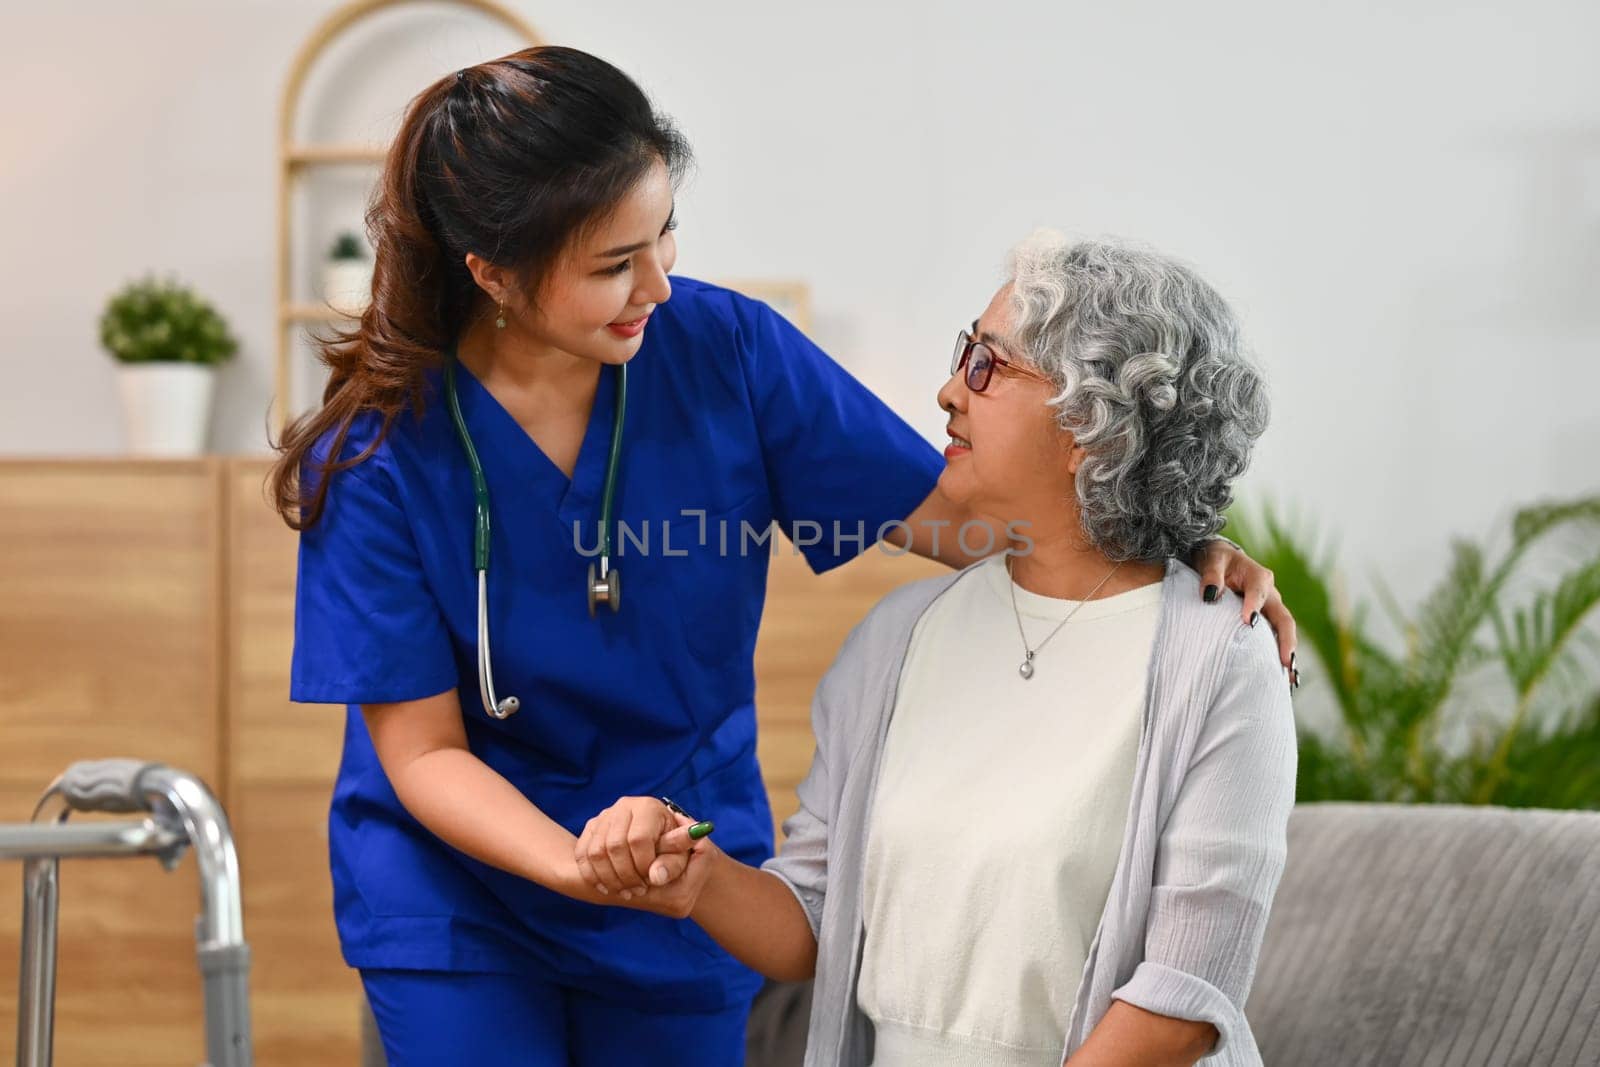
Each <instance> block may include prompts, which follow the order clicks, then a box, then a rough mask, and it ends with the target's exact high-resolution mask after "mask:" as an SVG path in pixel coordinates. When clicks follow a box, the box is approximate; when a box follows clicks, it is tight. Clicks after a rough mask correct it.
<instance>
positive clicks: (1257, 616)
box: [1250, 611, 1261, 626]
mask: <svg viewBox="0 0 1600 1067" xmlns="http://www.w3.org/2000/svg"><path fill="white" fill-rule="evenodd" d="M1260 618H1261V612H1259V611H1252V612H1251V613H1250V625H1251V626H1254V625H1255V624H1256V620H1258V619H1260Z"/></svg>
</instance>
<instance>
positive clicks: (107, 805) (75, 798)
mask: <svg viewBox="0 0 1600 1067" xmlns="http://www.w3.org/2000/svg"><path fill="white" fill-rule="evenodd" d="M159 766H161V764H159V763H150V762H147V761H145V760H136V759H101V760H83V761H81V762H78V763H74V764H73V765H72V766H70V767H68V768H67V769H66V771H65V773H63V774H62V775H61V782H60V786H59V788H60V790H61V796H62V798H63V799H65V800H66V802H67V804H68V806H69V807H71V808H72V809H73V810H74V811H105V812H138V811H149V810H150V804H149V802H148V801H147V800H146V799H145V794H144V790H143V788H142V787H141V784H140V782H141V780H142V779H143V777H144V772H145V771H147V770H149V769H150V768H151V767H159Z"/></svg>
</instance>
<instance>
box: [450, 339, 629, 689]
mask: <svg viewBox="0 0 1600 1067" xmlns="http://www.w3.org/2000/svg"><path fill="white" fill-rule="evenodd" d="M455 364H456V357H455V353H453V352H452V353H451V354H450V355H449V356H448V357H447V358H446V359H445V363H444V388H445V396H446V397H447V398H448V400H449V402H450V416H451V418H452V419H454V420H455V424H456V434H457V436H459V437H460V438H461V447H462V448H464V449H465V450H466V453H467V463H469V464H470V465H471V466H472V495H473V497H474V498H475V511H476V518H477V521H476V523H475V524H474V527H473V537H472V565H473V567H474V568H476V570H477V572H478V695H479V696H481V697H482V698H483V708H484V710H485V711H487V712H488V713H489V714H490V715H492V716H493V717H495V718H496V719H504V718H507V717H509V716H511V715H514V714H516V712H517V709H518V708H520V707H522V701H520V700H518V699H517V698H516V697H514V696H508V697H506V698H505V699H504V700H500V699H497V698H496V696H495V692H494V667H493V665H492V664H491V663H490V661H489V483H488V482H487V481H486V480H485V479H484V477H483V464H481V463H479V462H478V450H477V449H476V448H474V447H473V446H472V435H471V434H470V433H468V432H467V420H466V419H464V418H462V417H461V401H460V399H459V398H458V397H457V395H456V372H455ZM627 409H628V365H627V364H626V363H622V364H619V365H618V366H617V413H616V414H615V415H614V416H613V417H612V419H611V455H610V456H609V457H608V458H607V460H606V484H605V490H604V493H603V494H602V496H601V498H600V573H599V574H598V575H596V574H595V567H594V564H593V563H591V564H589V580H588V595H589V617H590V618H594V609H595V605H596V604H606V605H609V606H610V608H611V610H612V611H613V612H615V611H616V610H617V609H618V608H620V607H621V606H622V575H621V573H620V572H618V570H617V569H616V568H615V567H613V566H611V504H612V500H613V498H614V497H615V496H616V490H617V464H618V460H619V459H620V457H621V455H622V423H623V419H624V417H625V416H626V414H627Z"/></svg>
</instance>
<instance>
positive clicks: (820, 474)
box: [734, 298, 944, 574]
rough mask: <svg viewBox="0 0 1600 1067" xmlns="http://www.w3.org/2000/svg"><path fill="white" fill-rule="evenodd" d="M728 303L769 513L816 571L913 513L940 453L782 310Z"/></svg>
mask: <svg viewBox="0 0 1600 1067" xmlns="http://www.w3.org/2000/svg"><path fill="white" fill-rule="evenodd" d="M734 308H735V315H736V317H737V320H738V333H739V348H740V356H741V359H742V363H743V369H744V374H745V383H746V387H747V388H748V389H749V391H750V397H751V402H752V404H753V406H754V409H755V420H756V432H757V434H758V435H759V436H760V439H761V452H762V459H763V462H764V463H765V465H766V472H767V484H768V487H769V491H770V493H771V495H772V505H773V512H774V514H775V515H776V517H777V519H778V523H779V525H781V526H782V527H783V530H784V533H785V534H787V535H788V537H789V539H790V540H791V541H793V542H794V543H795V545H796V547H798V548H799V549H800V550H801V551H802V552H803V553H805V557H806V561H807V562H808V563H809V564H810V565H811V569H812V570H813V571H815V572H817V573H819V574H820V573H822V572H823V571H826V570H829V569H830V568H833V567H837V566H838V565H839V564H841V563H847V562H849V561H850V560H851V559H854V558H855V557H856V556H857V555H859V554H860V553H861V552H862V551H863V550H864V549H865V548H867V547H870V546H871V545H872V544H874V543H875V542H876V541H877V540H878V537H879V534H880V532H881V531H882V530H883V527H884V526H885V525H886V524H889V523H893V522H896V521H899V520H901V519H904V518H905V517H906V516H907V515H910V514H911V512H912V511H914V510H916V507H917V505H919V504H921V503H922V502H923V501H924V500H925V499H927V497H928V494H929V493H931V492H933V487H934V483H935V482H937V481H938V480H939V473H940V472H941V471H942V470H943V469H944V458H943V457H942V456H940V454H939V452H938V451H937V450H936V449H935V448H934V447H933V445H931V444H929V443H928V441H927V440H926V439H925V438H924V437H923V436H922V435H921V434H919V433H917V432H916V431H915V430H913V429H912V428H911V426H910V425H908V424H907V423H906V421H905V420H904V419H902V418H901V417H900V416H899V415H897V414H895V413H894V411H893V410H892V409H890V407H889V406H888V405H887V404H885V403H884V402H883V401H882V400H880V399H878V397H877V396H876V395H874V394H873V393H872V391H871V390H869V389H868V388H867V387H866V386H864V385H862V384H861V383H860V382H858V381H856V379H855V378H853V377H851V376H850V373H849V372H848V371H846V370H845V369H844V368H843V367H841V366H839V364H837V363H835V362H834V361H833V360H832V359H831V358H830V357H829V356H828V354H827V353H825V352H823V351H822V349H820V348H818V347H817V346H816V345H815V344H813V343H812V342H811V341H810V339H808V338H807V337H806V336H805V335H804V334H802V333H801V332H800V331H799V330H798V329H796V328H795V327H794V326H793V325H791V324H790V323H789V322H788V321H787V320H786V319H784V318H783V316H781V315H779V314H778V313H777V312H775V311H773V310H772V309H771V308H770V307H768V306H767V305H765V304H763V303H761V302H760V301H756V300H749V299H745V298H736V299H735V301H734ZM801 523H807V524H815V525H814V526H807V527H806V528H804V529H801V528H800V527H799V524H801ZM863 532H864V537H863V538H862V539H861V540H859V541H858V540H856V535H857V534H859V533H863ZM836 534H841V535H842V536H836ZM813 538H815V541H814V542H813V543H809V544H808V543H805V542H806V541H810V540H812V539H813Z"/></svg>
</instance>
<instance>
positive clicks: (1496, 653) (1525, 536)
mask: <svg viewBox="0 0 1600 1067" xmlns="http://www.w3.org/2000/svg"><path fill="white" fill-rule="evenodd" d="M1229 529H1230V530H1231V531H1234V532H1233V533H1232V536H1233V537H1234V539H1235V540H1238V541H1239V542H1240V543H1241V544H1243V545H1244V546H1245V547H1246V549H1247V550H1248V551H1249V552H1250V554H1251V555H1252V556H1254V557H1255V558H1257V559H1258V560H1260V561H1261V562H1262V563H1263V564H1264V565H1266V566H1267V567H1269V568H1271V569H1272V571H1273V573H1274V575H1275V577H1276V580H1277V584H1278V588H1279V590H1280V591H1281V592H1282V594H1283V597H1284V599H1285V600H1286V601H1287V602H1288V603H1289V604H1290V605H1291V606H1292V607H1293V609H1294V613H1295V620H1296V622H1297V624H1298V627H1299V633H1300V648H1301V657H1302V659H1311V660H1312V661H1313V663H1312V664H1310V665H1308V666H1311V667H1312V670H1314V672H1315V673H1314V674H1313V673H1312V671H1309V670H1308V672H1307V682H1306V685H1305V688H1304V689H1303V690H1302V692H1303V693H1305V694H1306V695H1311V694H1312V693H1313V691H1315V694H1316V697H1317V698H1319V699H1323V700H1326V701H1328V702H1330V703H1331V704H1332V706H1333V710H1334V711H1335V713H1336V714H1335V719H1336V726H1335V727H1334V728H1333V729H1332V730H1328V729H1325V728H1322V729H1318V728H1313V727H1311V726H1310V725H1309V724H1307V723H1306V722H1305V721H1304V720H1302V722H1301V723H1300V774H1299V785H1298V789H1297V799H1299V800H1303V801H1304V800H1367V801H1389V802H1400V803H1430V802H1431V803H1460V804H1498V805H1505V806H1510V807H1544V808H1586V809H1596V808H1600V635H1597V633H1596V626H1595V623H1596V616H1597V615H1600V611H1597V608H1600V538H1597V537H1596V536H1595V535H1596V532H1597V531H1600V497H1585V498H1580V499H1576V500H1568V501H1562V502H1557V503H1543V504H1537V505H1534V506H1531V507H1527V508H1524V509H1522V510H1521V511H1519V512H1517V513H1516V515H1515V516H1514V517H1513V518H1512V520H1511V523H1510V529H1509V531H1507V532H1506V533H1505V534H1503V535H1501V536H1499V537H1498V538H1495V539H1493V540H1492V541H1491V542H1490V545H1492V546H1493V547H1490V546H1486V545H1484V544H1480V543H1477V542H1474V541H1470V540H1458V541H1456V542H1455V543H1454V544H1453V545H1452V546H1451V550H1450V555H1449V557H1448V559H1447V560H1446V561H1445V573H1444V575H1443V577H1442V578H1440V579H1439V580H1438V582H1437V583H1436V584H1435V586H1434V587H1433V589H1432V590H1431V591H1430V592H1429V593H1428V594H1427V596H1426V597H1424V599H1423V600H1422V602H1421V603H1420V605H1419V606H1418V607H1417V608H1416V609H1414V610H1411V611H1407V610H1404V609H1402V608H1400V607H1399V605H1398V604H1397V603H1396V602H1395V598H1394V597H1393V596H1392V595H1390V594H1388V593H1387V592H1386V591H1384V590H1383V589H1382V588H1381V587H1380V589H1379V593H1378V595H1377V597H1376V598H1375V600H1363V599H1357V598H1354V597H1352V596H1350V595H1349V593H1348V592H1347V591H1346V589H1345V587H1344V585H1343V582H1342V579H1341V577H1340V575H1339V572H1338V570H1337V567H1336V566H1335V563H1334V558H1333V553H1332V551H1331V549H1330V548H1329V546H1328V543H1327V540H1326V538H1324V537H1319V536H1317V535H1316V534H1314V533H1307V532H1306V531H1305V526H1304V524H1303V523H1302V524H1296V523H1292V522H1288V521H1285V519H1284V518H1283V517H1282V516H1281V515H1280V514H1279V513H1277V512H1276V511H1275V510H1274V509H1272V508H1271V507H1266V508H1262V509H1260V510H1259V511H1257V512H1255V513H1248V512H1243V511H1241V510H1240V509H1236V510H1235V513H1234V514H1233V515H1232V516H1230V523H1229ZM1375 609H1376V610H1375ZM1384 617H1386V618H1387V620H1388V623H1389V625H1388V626H1387V627H1386V628H1385V627H1383V626H1381V625H1380V624H1381V622H1382V620H1383V618H1384Z"/></svg>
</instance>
